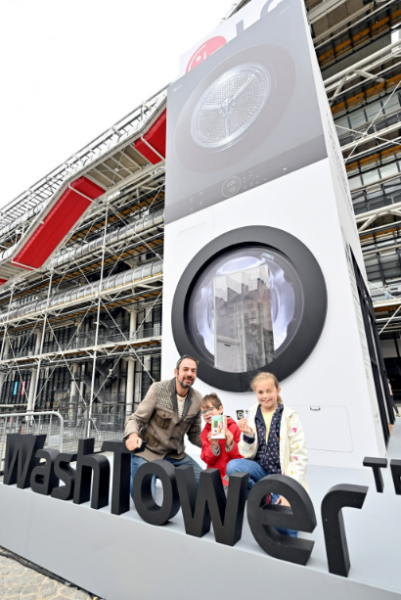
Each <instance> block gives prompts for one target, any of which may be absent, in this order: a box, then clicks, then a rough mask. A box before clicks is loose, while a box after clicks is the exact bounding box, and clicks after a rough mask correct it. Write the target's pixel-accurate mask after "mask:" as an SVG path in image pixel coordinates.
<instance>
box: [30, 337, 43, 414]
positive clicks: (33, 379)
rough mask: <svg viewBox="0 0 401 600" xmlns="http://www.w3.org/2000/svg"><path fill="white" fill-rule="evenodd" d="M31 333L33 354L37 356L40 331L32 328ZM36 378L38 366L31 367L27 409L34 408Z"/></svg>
mask: <svg viewBox="0 0 401 600" xmlns="http://www.w3.org/2000/svg"><path fill="white" fill-rule="evenodd" d="M32 333H34V334H35V335H36V343H35V356H37V355H38V354H39V353H40V345H41V339H42V336H41V333H42V332H41V331H39V330H34V331H33V332H32ZM37 379H38V367H36V369H32V374H31V381H30V384H29V392H28V404H27V410H34V408H35V402H36V398H35V390H36V387H37V386H36V383H37Z"/></svg>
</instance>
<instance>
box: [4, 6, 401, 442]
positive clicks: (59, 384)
mask: <svg viewBox="0 0 401 600" xmlns="http://www.w3.org/2000/svg"><path fill="white" fill-rule="evenodd" d="M245 4H247V2H240V3H239V4H238V5H236V6H235V7H234V8H233V9H232V10H231V11H230V13H229V14H228V15H227V17H226V18H227V19H228V18H230V16H232V15H233V14H234V13H235V12H237V11H238V10H240V9H241V8H242V7H243V6H244V5H245ZM305 4H306V9H307V14H308V20H309V24H310V28H311V33H312V37H313V41H314V44H315V49H316V56H317V60H318V62H319V65H320V69H321V73H322V76H323V79H324V82H325V86H326V92H327V95H328V98H329V101H330V106H331V110H332V114H333V116H334V119H335V124H336V129H337V134H338V137H339V141H340V144H341V148H342V152H343V157H344V161H345V165H346V170H347V174H348V184H349V186H350V189H351V193H352V198H353V206H354V212H355V217H356V221H357V226H358V231H359V236H360V241H361V246H362V250H363V254H364V259H365V266H366V273H367V277H368V280H369V284H370V292H371V295H372V298H373V300H374V306H375V313H376V322H377V326H378V330H379V332H380V336H381V341H382V348H383V352H384V356H385V358H386V366H387V369H388V374H389V378H390V380H391V382H392V384H393V391H394V393H395V396H396V398H397V397H399V398H400V399H401V358H400V352H401V345H400V343H399V338H400V331H401V312H399V309H400V308H401V256H400V252H401V242H400V241H399V238H400V225H401V143H400V137H401V134H400V128H401V41H400V39H399V35H398V34H399V29H398V28H399V27H400V26H401V2H396V1H392V0H390V1H388V2H380V3H376V2H363V1H362V0H347V1H342V0H336V1H334V0H326V1H324V2H313V1H310V0H307V1H306V2H305ZM166 95H167V90H165V89H164V90H161V91H160V92H159V93H157V94H156V95H155V96H154V97H152V98H151V99H149V100H148V101H147V102H146V103H144V104H143V105H142V106H140V107H138V108H137V109H136V110H135V111H133V112H132V113H131V114H130V115H128V116H127V117H125V118H124V119H122V120H121V121H120V122H118V123H116V124H115V125H114V126H113V127H111V128H110V129H109V130H108V131H106V132H105V133H104V134H102V135H101V136H99V137H98V138H97V139H96V140H94V141H93V142H91V143H90V144H88V145H87V146H86V147H85V148H83V149H82V150H80V151H79V152H77V153H76V154H74V156H73V157H72V158H71V159H70V160H69V161H67V162H66V163H65V164H63V165H61V166H60V167H59V168H58V169H55V170H54V171H53V172H52V173H50V174H49V175H48V176H47V177H45V178H43V179H42V180H40V181H39V182H38V183H36V184H35V185H33V186H32V187H31V188H30V189H29V190H28V191H27V192H25V193H24V194H22V195H21V196H19V197H18V198H16V199H15V200H14V201H13V202H11V203H9V204H8V205H7V206H6V207H5V208H4V209H3V211H2V214H1V218H0V244H1V253H0V278H1V280H0V282H1V283H2V285H1V286H0V344H1V346H0V411H1V412H8V413H10V412H18V411H20V412H26V411H27V410H28V411H40V410H57V411H60V413H61V414H62V415H63V417H64V419H65V422H66V425H67V427H68V429H69V430H70V431H71V432H73V433H74V435H76V437H80V436H81V435H82V434H83V433H84V434H86V435H87V434H88V433H91V435H97V434H99V437H101V435H102V433H107V432H108V433H110V434H113V435H115V436H116V437H119V436H120V433H121V431H122V429H123V423H124V420H125V418H126V416H127V415H129V414H131V412H132V411H133V410H135V408H136V406H137V405H138V403H139V402H140V401H141V399H142V398H143V396H144V394H145V393H146V391H147V389H148V388H149V386H150V384H151V383H152V382H153V381H158V380H159V379H160V368H161V340H162V331H163V330H162V327H163V324H162V310H161V303H162V293H163V232H164V216H163V215H164V210H163V208H164V186H165V136H166V133H165V131H166V129H165V128H166ZM324 226H325V224H324V222H322V223H321V227H322V229H323V230H324ZM235 275H236V277H235V278H234V279H235V281H231V282H228V281H227V280H226V279H227V278H225V281H224V282H223V281H220V279H222V278H219V281H218V280H217V279H216V281H215V293H214V301H215V304H216V308H215V315H218V316H219V323H218V325H217V328H216V331H217V333H216V336H215V337H216V339H215V348H216V349H217V350H216V352H215V355H216V360H218V361H220V362H221V364H223V365H224V364H225V363H226V362H227V361H229V362H230V363H231V364H232V356H231V354H230V345H231V346H232V347H233V348H236V350H235V352H234V354H235V356H236V360H238V361H239V363H238V369H239V370H241V369H243V367H244V364H245V363H246V365H247V366H248V367H249V365H251V366H253V365H254V361H255V360H257V355H260V353H261V351H262V353H263V355H264V357H265V358H264V363H265V362H269V360H268V357H269V355H270V354H271V353H272V348H274V340H273V331H272V323H271V313H270V311H268V312H269V315H270V321H269V315H261V314H259V313H260V311H261V310H262V309H261V306H262V307H263V306H264V307H266V306H267V303H266V301H265V300H266V297H268V304H269V305H270V290H269V286H268V274H266V273H257V274H251V273H247V274H244V273H236V274H235ZM232 278H233V277H232V276H231V279H232ZM252 281H256V284H255V285H254V284H253V283H252ZM261 298H265V300H264V301H263V302H261ZM239 302H240V303H241V306H242V305H245V306H246V308H247V311H248V314H247V319H246V322H245V320H244V319H245V318H244V311H242V310H241V311H240V312H241V314H242V317H243V318H242V321H241V322H239V320H238V319H237V318H236V314H237V312H238V310H237V307H238V303H239ZM258 311H259V313H258V319H257V321H258V322H259V323H260V322H263V324H264V326H263V328H262V329H263V330H262V329H260V330H258V331H254V329H253V318H254V317H253V313H255V315H256V313H257V312H258ZM238 349H239V350H238ZM261 349H262V350H261ZM241 361H242V362H241ZM216 366H218V365H216Z"/></svg>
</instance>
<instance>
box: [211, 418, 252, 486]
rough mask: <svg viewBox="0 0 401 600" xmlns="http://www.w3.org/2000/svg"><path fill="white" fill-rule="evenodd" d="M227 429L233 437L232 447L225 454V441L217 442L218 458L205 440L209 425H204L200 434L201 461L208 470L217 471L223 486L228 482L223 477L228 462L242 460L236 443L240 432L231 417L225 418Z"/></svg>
mask: <svg viewBox="0 0 401 600" xmlns="http://www.w3.org/2000/svg"><path fill="white" fill-rule="evenodd" d="M227 429H228V430H229V431H231V433H232V434H233V436H234V442H233V447H232V449H231V451H230V452H227V450H226V440H225V439H224V440H217V441H218V442H219V446H220V454H219V456H216V455H215V454H213V451H212V448H211V444H210V442H209V440H208V439H207V434H208V433H209V432H210V430H211V425H210V423H206V425H205V427H204V428H203V430H202V433H201V442H202V453H201V459H202V460H203V462H205V463H206V464H207V468H208V469H219V471H220V475H221V479H222V482H223V485H228V481H226V480H225V479H224V477H225V475H226V468H227V464H228V463H229V462H230V460H233V459H234V458H244V457H243V456H242V455H241V454H240V453H239V452H238V442H239V441H240V437H241V431H240V429H239V427H238V425H237V423H236V422H235V421H234V419H232V418H231V417H227Z"/></svg>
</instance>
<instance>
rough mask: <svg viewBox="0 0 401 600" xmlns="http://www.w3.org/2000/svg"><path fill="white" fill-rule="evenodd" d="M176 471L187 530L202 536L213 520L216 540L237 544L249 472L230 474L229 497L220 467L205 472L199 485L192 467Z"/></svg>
mask: <svg viewBox="0 0 401 600" xmlns="http://www.w3.org/2000/svg"><path fill="white" fill-rule="evenodd" d="M175 474H176V478H177V487H178V493H179V496H180V501H181V508H182V514H183V516H184V523H185V531H186V533H187V534H188V535H193V536H195V537H202V536H203V535H205V533H208V531H210V523H211V522H212V523H213V531H214V536H215V538H216V542H219V543H220V544H226V545H227V546H234V545H235V544H236V543H237V542H238V541H239V540H240V539H241V534H242V523H243V520H244V507H245V500H246V489H247V483H248V473H235V474H234V475H232V476H231V477H230V485H229V487H228V495H227V499H226V496H225V494H224V489H223V484H222V482H221V477H220V472H219V470H218V469H207V470H206V471H202V473H201V475H200V482H199V487H198V488H197V486H196V481H195V474H194V470H193V467H191V466H189V465H183V466H182V467H177V468H176V470H175Z"/></svg>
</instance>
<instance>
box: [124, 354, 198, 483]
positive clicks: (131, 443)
mask: <svg viewBox="0 0 401 600" xmlns="http://www.w3.org/2000/svg"><path fill="white" fill-rule="evenodd" d="M197 366H198V365H197V362H196V360H195V359H194V358H191V357H190V356H186V355H184V356H182V357H181V358H180V359H179V361H178V362H177V365H176V368H175V370H174V379H171V380H166V381H160V382H158V383H153V384H152V385H151V386H150V388H149V391H148V393H147V394H146V396H145V398H144V399H143V400H142V402H141V403H140V405H139V406H138V409H137V410H136V412H135V413H133V414H132V415H130V416H129V417H128V419H127V421H126V423H125V432H124V440H125V444H126V446H127V448H128V450H130V451H131V452H132V451H133V450H136V449H137V448H141V446H142V440H146V441H147V445H146V448H145V449H144V450H143V452H137V453H135V454H132V457H131V495H132V494H133V483H134V477H135V473H136V472H137V470H138V468H139V467H140V466H141V465H142V464H144V463H145V462H147V461H151V460H157V459H159V460H160V459H164V460H168V461H169V462H171V463H172V464H173V465H174V466H175V467H179V466H181V465H191V466H192V467H193V468H194V471H195V478H196V482H197V483H199V476H200V472H201V470H202V469H201V467H200V466H199V465H198V463H197V462H195V461H194V460H193V458H191V457H190V456H188V455H187V454H185V445H184V435H185V434H187V435H188V438H189V440H190V441H191V442H192V443H193V444H195V445H196V446H199V447H202V443H201V439H200V433H201V417H200V410H199V404H200V401H201V399H202V396H201V394H200V393H199V392H197V391H196V390H194V389H193V387H192V386H193V384H194V383H195V379H196V373H197Z"/></svg>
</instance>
